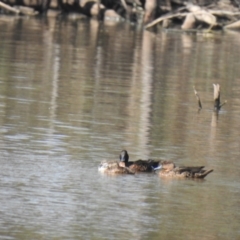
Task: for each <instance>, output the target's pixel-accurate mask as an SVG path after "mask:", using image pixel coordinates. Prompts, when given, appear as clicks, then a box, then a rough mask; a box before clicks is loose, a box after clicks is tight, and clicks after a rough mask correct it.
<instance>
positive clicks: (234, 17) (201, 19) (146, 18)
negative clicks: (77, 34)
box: [0, 0, 240, 30]
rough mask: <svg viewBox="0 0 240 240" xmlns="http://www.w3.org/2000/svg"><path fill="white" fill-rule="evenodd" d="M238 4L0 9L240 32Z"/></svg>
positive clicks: (15, 1)
mask: <svg viewBox="0 0 240 240" xmlns="http://www.w3.org/2000/svg"><path fill="white" fill-rule="evenodd" d="M238 1H239V0H232V1H230V0H229V1H228V0H217V1H216V0H201V1H200V0H199V1H194V4H193V3H191V2H190V1H189V2H188V3H186V1H183V0H162V1H157V0H4V2H2V1H0V8H2V9H4V11H3V12H4V13H14V14H24V15H29V16H31V15H36V14H38V13H39V14H45V13H47V11H48V10H51V9H52V10H54V11H58V12H61V13H62V14H71V13H75V14H76V13H78V14H80V15H81V14H82V15H85V16H88V17H94V18H97V19H98V20H104V19H105V17H106V16H107V15H110V17H109V18H110V19H116V20H117V21H118V20H120V19H127V20H129V21H137V22H143V23H144V25H145V29H151V28H152V27H154V26H156V25H158V26H161V27H162V28H178V29H182V30H192V29H197V30H201V29H204V28H205V29H208V30H209V29H218V28H219V29H239V30H240V11H239V9H240V2H238ZM196 3H199V5H196ZM200 4H201V6H200ZM203 6H204V7H203ZM25 7H28V9H26V8H25Z"/></svg>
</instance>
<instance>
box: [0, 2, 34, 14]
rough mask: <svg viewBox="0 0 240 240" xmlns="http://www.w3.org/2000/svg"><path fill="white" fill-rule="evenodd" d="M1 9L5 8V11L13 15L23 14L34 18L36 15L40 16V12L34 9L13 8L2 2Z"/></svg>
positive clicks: (0, 3)
mask: <svg viewBox="0 0 240 240" xmlns="http://www.w3.org/2000/svg"><path fill="white" fill-rule="evenodd" d="M0 8H3V9H5V10H7V11H9V12H11V13H15V14H23V15H28V16H34V15H37V14H38V12H37V11H35V10H34V9H33V8H30V7H24V6H14V7H11V6H9V5H7V4H5V3H3V2H1V1H0Z"/></svg>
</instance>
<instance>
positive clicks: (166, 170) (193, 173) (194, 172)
mask: <svg viewBox="0 0 240 240" xmlns="http://www.w3.org/2000/svg"><path fill="white" fill-rule="evenodd" d="M157 169H160V172H159V176H161V177H178V178H205V177H206V176H207V175H208V174H209V173H211V172H212V171H213V169H210V170H206V169H204V166H200V167H185V166H180V167H176V165H175V164H174V163H173V162H170V161H163V162H161V163H160V164H159V167H157V168H155V170H157Z"/></svg>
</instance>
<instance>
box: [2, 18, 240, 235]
mask: <svg viewBox="0 0 240 240" xmlns="http://www.w3.org/2000/svg"><path fill="white" fill-rule="evenodd" d="M0 25H1V29H2V31H1V32H0V49H1V55H0V122H1V126H2V127H1V130H0V152H1V156H2V157H1V159H0V164H1V171H0V193H1V194H0V202H1V209H0V215H1V218H0V238H1V239H170V238H171V239H226V238H227V239H238V238H239V237H240V232H239V221H240V214H239V211H238V210H239V203H240V202H239V199H240V198H239V184H238V182H239V172H240V164H239V161H238V159H239V156H240V153H239V136H240V134H239V129H240V128H239V113H240V107H239V106H240V105H239V103H240V100H239V99H240V98H239V96H240V85H239V77H238V76H239V75H240V70H239V64H238V59H239V49H240V48H239V47H240V46H239V34H238V33H231V32H230V33H227V34H210V35H197V34H184V33H183V34H181V33H173V32H162V33H158V34H154V33H151V32H147V31H143V30H142V29H140V28H138V27H135V26H129V25H127V24H125V23H119V24H117V25H108V24H103V23H98V22H97V21H93V20H89V21H88V20H87V21H86V20H84V21H83V20H81V21H60V20H54V19H48V20H43V19H35V20H33V19H31V20H30V19H24V18H23V19H13V18H4V20H2V21H1V22H0ZM212 83H219V84H220V85H221V86H222V95H221V96H222V99H223V100H225V99H227V100H228V104H227V105H225V106H224V107H223V110H222V111H220V113H219V115H218V116H216V115H215V114H214V113H213V112H212V108H213V99H212V97H213V96H212V93H213V89H212ZM193 85H194V86H196V89H197V90H198V93H199V94H200V96H201V100H202V103H203V109H202V111H200V112H199V113H197V108H198V106H197V103H196V99H195V96H194V93H193V90H192V86H193ZM123 148H126V149H127V150H128V151H129V152H130V158H131V159H133V160H134V159H137V158H148V157H152V158H156V159H158V158H161V159H172V160H174V161H175V162H176V163H177V164H186V165H187V164H190V165H205V166H207V167H209V168H214V172H213V173H212V174H210V175H209V176H208V177H207V179H206V180H205V181H200V182H199V181H192V180H181V181H178V180H170V179H160V178H159V177H158V176H157V175H156V174H142V175H139V174H138V175H136V176H121V177H109V176H104V175H101V174H99V173H98V172H97V166H98V164H99V162H100V161H101V160H102V159H105V158H106V159H117V158H118V155H119V153H120V151H121V150H122V149H123Z"/></svg>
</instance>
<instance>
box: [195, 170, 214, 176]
mask: <svg viewBox="0 0 240 240" xmlns="http://www.w3.org/2000/svg"><path fill="white" fill-rule="evenodd" d="M211 172H213V169H210V170H205V171H204V172H202V173H197V174H195V176H196V178H205V177H206V176H207V175H208V174H209V173H211Z"/></svg>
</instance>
